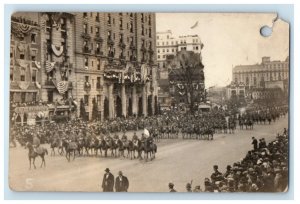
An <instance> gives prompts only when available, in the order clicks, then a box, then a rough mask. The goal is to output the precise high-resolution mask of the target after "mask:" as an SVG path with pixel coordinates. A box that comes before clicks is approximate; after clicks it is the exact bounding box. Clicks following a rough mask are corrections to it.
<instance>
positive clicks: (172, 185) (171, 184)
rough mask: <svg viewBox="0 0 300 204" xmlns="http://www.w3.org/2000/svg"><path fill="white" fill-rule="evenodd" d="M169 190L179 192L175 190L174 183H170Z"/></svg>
mask: <svg viewBox="0 0 300 204" xmlns="http://www.w3.org/2000/svg"><path fill="white" fill-rule="evenodd" d="M169 189H170V192H172V193H173V192H177V191H176V190H175V189H174V184H173V183H169Z"/></svg>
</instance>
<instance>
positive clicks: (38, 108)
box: [15, 106, 49, 114]
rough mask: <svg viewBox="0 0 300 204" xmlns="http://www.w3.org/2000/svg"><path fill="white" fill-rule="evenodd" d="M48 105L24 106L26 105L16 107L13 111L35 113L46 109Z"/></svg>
mask: <svg viewBox="0 0 300 204" xmlns="http://www.w3.org/2000/svg"><path fill="white" fill-rule="evenodd" d="M48 110H49V109H48V106H26V107H16V108H15V113H18V114H24V113H33V112H35V113H37V112H41V111H48Z"/></svg>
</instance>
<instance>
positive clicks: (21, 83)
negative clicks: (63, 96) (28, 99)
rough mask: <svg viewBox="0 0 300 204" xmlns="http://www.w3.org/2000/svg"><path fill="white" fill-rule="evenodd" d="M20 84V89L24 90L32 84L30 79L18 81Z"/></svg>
mask: <svg viewBox="0 0 300 204" xmlns="http://www.w3.org/2000/svg"><path fill="white" fill-rule="evenodd" d="M17 83H18V86H19V87H20V89H22V90H26V89H28V87H29V85H30V81H18V82H17Z"/></svg>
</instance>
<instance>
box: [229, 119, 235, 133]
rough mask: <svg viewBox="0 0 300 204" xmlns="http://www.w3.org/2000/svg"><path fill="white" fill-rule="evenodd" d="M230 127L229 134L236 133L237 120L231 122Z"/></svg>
mask: <svg viewBox="0 0 300 204" xmlns="http://www.w3.org/2000/svg"><path fill="white" fill-rule="evenodd" d="M228 129H229V134H234V129H235V122H234V121H230V122H229V124H228Z"/></svg>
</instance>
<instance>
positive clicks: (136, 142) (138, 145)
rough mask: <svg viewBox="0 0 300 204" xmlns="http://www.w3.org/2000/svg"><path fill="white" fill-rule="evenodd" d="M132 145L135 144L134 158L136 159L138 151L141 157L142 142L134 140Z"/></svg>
mask: <svg viewBox="0 0 300 204" xmlns="http://www.w3.org/2000/svg"><path fill="white" fill-rule="evenodd" d="M132 143H133V158H134V159H135V158H136V157H135V152H136V151H137V153H138V157H140V153H141V152H140V147H141V144H142V143H141V140H139V139H134V140H132Z"/></svg>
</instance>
